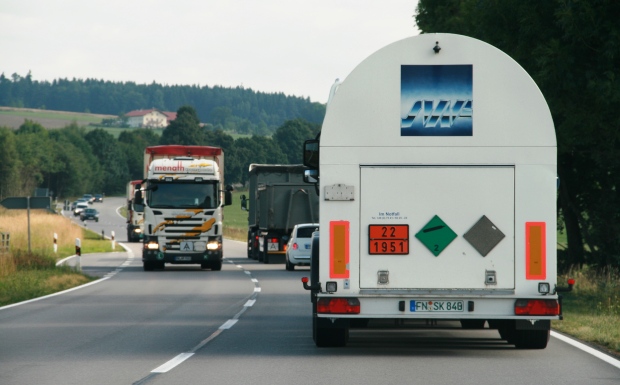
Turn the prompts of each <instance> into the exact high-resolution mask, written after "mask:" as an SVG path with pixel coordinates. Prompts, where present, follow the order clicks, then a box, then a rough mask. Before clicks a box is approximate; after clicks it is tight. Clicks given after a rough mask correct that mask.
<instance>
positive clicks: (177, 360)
mask: <svg viewBox="0 0 620 385" xmlns="http://www.w3.org/2000/svg"><path fill="white" fill-rule="evenodd" d="M227 262H229V263H233V262H232V261H227ZM235 266H236V267H237V268H239V269H243V272H244V273H245V274H247V275H249V276H251V275H252V273H251V272H249V271H247V270H245V269H244V268H243V266H241V265H235ZM252 282H253V283H254V293H253V294H252V296H251V297H250V299H248V301H247V302H246V303H245V304H244V305H243V308H242V309H241V310H240V311H239V312H238V313H237V314H235V316H234V317H233V318H231V319H229V320H227V321H226V322H224V323H223V324H222V325H221V326H220V327H219V328H218V329H217V330H216V331H214V332H213V333H212V334H211V335H210V336H209V337H207V338H206V339H204V340H203V341H201V342H200V343H199V344H198V345H196V346H195V347H194V348H193V349H190V351H189V352H186V353H181V354H179V355H178V356H176V357H174V358H173V359H171V360H170V361H168V362H166V363H165V364H163V365H160V366H158V367H157V368H155V369H153V370H152V371H151V374H150V375H149V376H147V377H145V378H143V379H142V380H140V381H138V382H136V384H139V383H142V382H144V381H145V380H147V379H149V378H150V377H151V376H153V375H154V374H157V373H166V372H169V371H170V370H172V369H174V368H175V367H177V366H178V365H180V364H182V363H183V362H184V361H185V360H187V359H188V358H190V357H191V356H193V355H194V353H195V352H197V351H198V350H200V349H201V348H202V347H204V346H205V345H206V344H208V343H209V342H211V341H212V340H213V339H215V337H217V336H219V335H220V334H221V333H222V332H223V331H224V330H228V329H230V328H232V327H233V326H234V325H235V324H236V323H237V322H239V317H241V315H242V314H243V313H245V311H246V310H247V309H248V308H249V307H252V306H254V304H255V303H256V297H257V296H258V293H259V292H260V291H261V288H260V286H259V284H258V280H257V279H256V278H252Z"/></svg>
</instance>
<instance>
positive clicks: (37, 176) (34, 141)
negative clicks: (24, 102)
mask: <svg viewBox="0 0 620 385" xmlns="http://www.w3.org/2000/svg"><path fill="white" fill-rule="evenodd" d="M52 147H53V146H52V142H51V141H50V138H49V134H48V131H47V130H46V129H45V128H43V126H41V125H40V124H39V123H35V122H33V121H30V120H26V121H25V122H24V123H23V124H22V125H21V126H20V127H19V129H18V130H17V131H16V149H17V152H18V154H19V155H18V157H19V159H20V160H21V162H20V170H19V174H20V178H19V182H20V183H19V192H20V194H24V195H32V194H33V193H34V189H35V188H37V187H46V188H49V187H50V186H49V183H47V182H48V181H49V177H50V175H51V174H52V173H54V172H55V171H56V168H57V167H58V165H57V164H56V162H55V158H54V152H53V151H52Z"/></svg>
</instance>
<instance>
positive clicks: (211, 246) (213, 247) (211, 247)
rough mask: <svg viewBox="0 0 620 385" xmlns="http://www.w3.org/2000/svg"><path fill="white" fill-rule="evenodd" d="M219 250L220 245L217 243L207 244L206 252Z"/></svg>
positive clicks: (210, 242)
mask: <svg viewBox="0 0 620 385" xmlns="http://www.w3.org/2000/svg"><path fill="white" fill-rule="evenodd" d="M219 248H220V243H219V242H218V241H209V243H207V250H218V249H219Z"/></svg>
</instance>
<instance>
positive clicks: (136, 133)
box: [118, 128, 160, 180]
mask: <svg viewBox="0 0 620 385" xmlns="http://www.w3.org/2000/svg"><path fill="white" fill-rule="evenodd" d="M159 140H160V137H159V135H157V134H156V133H155V132H154V131H153V130H151V129H147V128H139V129H135V130H125V131H123V132H121V134H120V135H119V136H118V144H119V145H120V146H121V148H122V149H123V152H124V153H125V154H126V157H127V167H128V169H129V178H130V180H136V179H142V178H144V170H143V167H144V149H145V148H146V147H149V146H155V145H157V144H159Z"/></svg>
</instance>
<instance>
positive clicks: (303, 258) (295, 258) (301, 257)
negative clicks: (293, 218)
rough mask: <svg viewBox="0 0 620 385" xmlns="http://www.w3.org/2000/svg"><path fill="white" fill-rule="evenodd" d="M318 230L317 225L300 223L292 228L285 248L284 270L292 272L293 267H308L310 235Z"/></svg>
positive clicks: (310, 248) (310, 245)
mask: <svg viewBox="0 0 620 385" xmlns="http://www.w3.org/2000/svg"><path fill="white" fill-rule="evenodd" d="M318 230H319V224H318V223H302V224H299V225H295V227H293V232H292V233H291V239H289V241H288V244H287V247H286V270H288V271H292V270H295V266H302V265H306V266H308V265H310V256H311V253H312V233H313V232H315V231H318Z"/></svg>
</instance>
